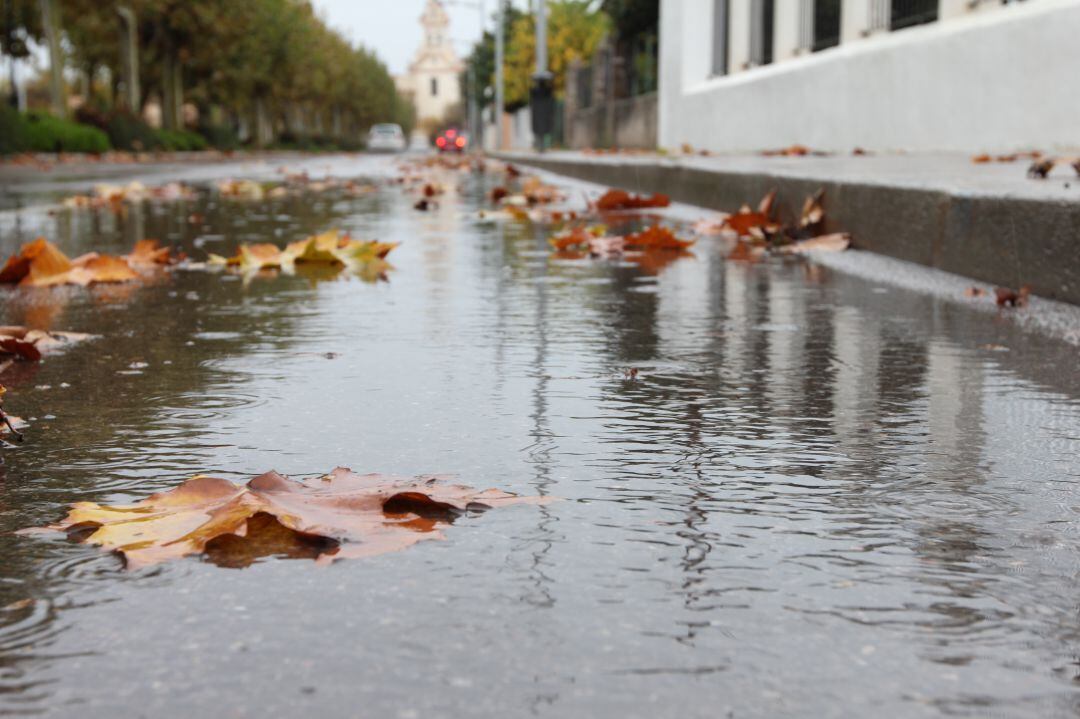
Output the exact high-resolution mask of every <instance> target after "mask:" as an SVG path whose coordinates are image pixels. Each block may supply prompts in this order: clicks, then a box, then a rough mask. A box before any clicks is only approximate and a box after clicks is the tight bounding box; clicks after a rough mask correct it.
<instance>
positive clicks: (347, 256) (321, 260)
mask: <svg viewBox="0 0 1080 719" xmlns="http://www.w3.org/2000/svg"><path fill="white" fill-rule="evenodd" d="M395 247H397V243H396V242H379V241H377V240H355V239H353V238H351V237H349V236H348V235H344V234H341V233H340V232H339V231H338V230H330V231H329V232H324V233H322V234H319V235H313V236H311V237H307V238H305V239H303V240H297V241H296V242H291V243H289V244H288V245H286V246H285V247H284V248H280V247H278V246H277V245H275V244H272V243H269V242H259V243H255V244H250V245H240V247H239V248H238V249H237V253H236V255H234V256H233V257H230V258H224V257H221V256H219V255H211V256H210V263H211V264H218V265H222V264H223V265H227V266H230V267H237V268H239V269H240V270H241V271H243V272H254V271H257V270H262V269H280V270H284V271H286V272H292V271H293V270H294V269H295V266H296V265H303V264H322V265H330V266H333V267H336V268H338V269H341V268H345V267H350V268H352V269H358V268H359V267H360V266H361V265H363V264H365V263H377V262H379V261H381V260H384V259H385V258H386V256H387V255H388V254H390V251H391V250H393V249H394V248H395ZM381 265H382V266H383V269H386V268H387V267H388V265H386V263H384V262H383V263H381Z"/></svg>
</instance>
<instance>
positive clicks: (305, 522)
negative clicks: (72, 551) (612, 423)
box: [23, 467, 553, 569]
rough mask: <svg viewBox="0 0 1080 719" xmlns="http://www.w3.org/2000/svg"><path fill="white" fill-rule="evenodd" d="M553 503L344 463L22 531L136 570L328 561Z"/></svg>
mask: <svg viewBox="0 0 1080 719" xmlns="http://www.w3.org/2000/svg"><path fill="white" fill-rule="evenodd" d="M550 501H553V500H552V498H549V497H537V496H533V497H520V496H518V495H515V494H510V493H508V492H502V491H500V490H497V489H488V490H485V491H482V492H478V491H476V490H474V489H472V488H470V487H466V486H463V485H457V484H449V483H447V482H446V481H445V480H444V478H441V477H434V476H431V477H417V478H404V477H392V476H386V475H379V474H366V475H359V474H355V473H354V472H352V470H349V469H344V468H341V467H339V468H337V469H335V470H334V471H333V472H331V473H330V474H327V475H324V476H322V477H316V478H314V479H305V480H299V481H296V480H291V479H288V478H287V477H284V476H282V475H280V474H278V473H277V472H267V473H265V474H261V475H259V476H258V477H255V478H254V479H252V480H251V481H250V482H248V483H247V485H245V486H242V487H241V486H238V485H235V484H233V483H232V482H229V481H227V480H224V479H216V478H214V477H206V476H198V477H194V478H192V479H189V480H188V481H186V482H184V483H183V484H181V485H180V486H178V487H176V488H174V489H172V490H169V491H168V492H161V493H158V494H153V495H151V496H149V497H148V498H146V499H144V500H142V501H141V502H136V503H135V504H133V505H127V506H117V507H110V506H103V505H99V504H95V503H92V502H78V503H76V504H75V505H73V506H72V508H71V511H70V512H69V513H68V515H67V517H65V518H64V519H63V520H61V521H60V522H58V523H56V524H54V525H50V526H48V527H45V528H43V529H29V530H23V532H24V533H36V532H54V531H60V532H67V533H69V535H70V536H74V537H77V538H79V539H80V540H81V541H84V542H86V543H89V544H94V545H98V546H100V547H102V548H104V549H109V550H113V551H116V552H118V553H120V554H121V555H122V556H123V557H124V559H125V562H126V565H127V567H128V568H131V569H134V568H138V567H143V566H147V565H150V564H156V563H158V562H162V561H166V560H169V559H177V558H180V557H183V556H186V555H189V554H198V553H201V552H207V553H208V554H209V556H210V557H211V559H213V558H214V556H215V554H218V555H224V556H225V557H227V558H228V559H229V561H228V562H225V563H226V564H228V565H229V566H244V565H245V564H246V563H250V561H253V559H254V558H255V557H258V556H265V555H266V554H268V553H281V554H286V555H288V556H307V557H311V558H314V559H316V560H318V561H319V562H331V561H333V560H335V559H339V558H345V557H365V556H372V555H375V554H382V553H385V552H392V551H396V550H399V549H404V548H405V547H408V546H410V545H412V544H415V543H417V542H419V541H423V540H427V539H439V538H442V534H441V533H440V531H439V528H440V527H442V526H445V525H446V524H449V523H450V522H451V521H453V519H454V518H455V517H456V516H460V515H461V514H463V513H465V512H466V511H470V510H483V509H489V508H492V507H501V506H506V505H511V504H526V503H527V504H545V503H547V502H550ZM290 533H291V534H292V535H293V536H289V535H290ZM263 543H266V544H265V545H264V544H263ZM267 550H269V551H267ZM238 557H239V559H237V558H238Z"/></svg>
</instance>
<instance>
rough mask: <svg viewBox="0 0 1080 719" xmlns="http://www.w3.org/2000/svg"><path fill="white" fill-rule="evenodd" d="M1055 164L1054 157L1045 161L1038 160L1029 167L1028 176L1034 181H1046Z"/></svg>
mask: <svg viewBox="0 0 1080 719" xmlns="http://www.w3.org/2000/svg"><path fill="white" fill-rule="evenodd" d="M1055 164H1056V160H1054V158H1052V157H1051V158H1047V159H1045V160H1036V161H1035V162H1033V163H1031V166H1030V167H1028V171H1027V175H1028V177H1031V178H1033V179H1037V180H1045V179H1046V176H1047V175H1049V174H1050V171H1051V170H1053V169H1054V165H1055Z"/></svg>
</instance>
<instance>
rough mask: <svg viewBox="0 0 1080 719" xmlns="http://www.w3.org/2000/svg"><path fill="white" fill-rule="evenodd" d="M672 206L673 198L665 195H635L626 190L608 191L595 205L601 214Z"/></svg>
mask: <svg viewBox="0 0 1080 719" xmlns="http://www.w3.org/2000/svg"><path fill="white" fill-rule="evenodd" d="M670 204H671V198H670V197H668V196H667V195H664V194H660V193H657V194H654V195H650V196H649V197H645V196H644V195H634V194H631V193H629V192H626V191H625V190H608V191H607V192H605V193H604V194H603V195H601V196H600V199H598V200H597V201H596V203H595V205H594V206H595V208H596V209H597V210H599V211H601V212H610V211H612V210H640V209H644V208H648V207H667V206H668V205H670Z"/></svg>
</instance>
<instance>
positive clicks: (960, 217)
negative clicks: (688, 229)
mask: <svg viewBox="0 0 1080 719" xmlns="http://www.w3.org/2000/svg"><path fill="white" fill-rule="evenodd" d="M499 157H501V158H503V159H505V160H509V161H511V162H515V163H519V164H522V165H530V166H533V167H537V168H541V169H545V170H549V171H551V172H556V173H560V174H564V175H569V176H571V177H577V178H580V179H583V180H588V181H590V182H595V183H598V184H603V185H610V186H613V187H621V188H624V189H627V190H632V191H635V192H649V193H652V192H663V193H666V194H668V195H670V196H671V198H672V199H673V200H676V201H679V202H685V203H689V204H693V205H699V206H701V207H708V208H714V209H718V210H726V211H734V210H735V209H737V208H738V207H739V206H740V205H742V204H744V203H749V204H756V203H757V201H758V200H759V199H760V198H761V197H762V196H763V195H765V193H767V192H768V191H770V190H772V189H776V190H778V197H777V210H778V212H779V215H780V218H781V219H783V220H788V221H790V220H793V219H795V218H797V217H798V213H799V210H800V208H801V206H802V202H803V199H804V198H805V197H806V196H807V195H810V194H812V193H814V192H816V191H817V190H819V189H822V188H824V190H825V193H826V195H825V210H826V222H827V227H826V229H827V231H830V232H832V231H845V232H850V233H851V235H852V238H853V244H854V246H855V247H857V248H859V249H863V250H870V251H872V252H878V253H881V254H884V255H889V256H891V257H896V258H899V259H902V260H907V261H910V262H916V263H919V264H922V265H927V266H929V267H936V268H938V269H941V270H945V271H947V272H953V273H956V274H959V275H965V276H968V277H972V278H975V279H978V280H982V281H984V282H989V283H992V284H996V285H1002V286H1007V287H1019V286H1020V285H1024V284H1027V285H1030V286H1031V290H1032V292H1033V293H1035V294H1037V295H1041V296H1043V297H1048V298H1052V299H1057V300H1062V301H1065V302H1071V303H1073V304H1080V252H1078V250H1080V177H1077V176H1076V173H1075V172H1074V171H1073V170H1072V168H1071V167H1069V166H1068V165H1066V164H1062V165H1060V166H1058V167H1057V168H1055V169H1054V171H1053V172H1052V173H1051V175H1050V177H1049V178H1048V179H1045V180H1033V179H1029V178H1028V177H1027V176H1026V172H1027V167H1028V165H1029V164H1030V161H1029V160H1025V159H1021V160H1017V161H1016V162H1004V163H999V162H991V163H985V164H976V163H973V162H972V161H971V158H969V157H966V156H958V155H863V156H852V155H833V156H822V157H818V156H803V157H765V156H756V155H740V156H732V155H721V156H709V157H701V156H690V155H686V156H665V155H657V154H641V155H636V154H625V155H624V154H610V155H605V154H585V153H581V152H563V151H560V152H548V153H545V154H544V155H537V154H535V153H519V152H511V153H502V154H500V155H499Z"/></svg>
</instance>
